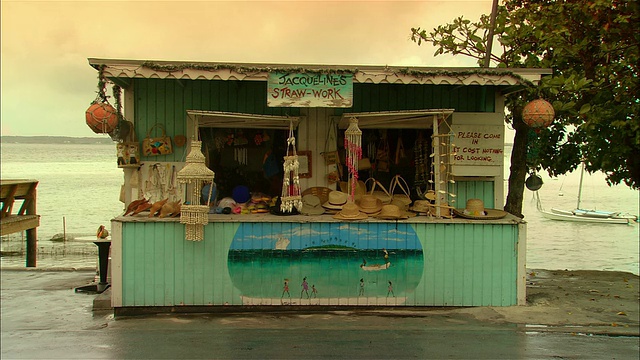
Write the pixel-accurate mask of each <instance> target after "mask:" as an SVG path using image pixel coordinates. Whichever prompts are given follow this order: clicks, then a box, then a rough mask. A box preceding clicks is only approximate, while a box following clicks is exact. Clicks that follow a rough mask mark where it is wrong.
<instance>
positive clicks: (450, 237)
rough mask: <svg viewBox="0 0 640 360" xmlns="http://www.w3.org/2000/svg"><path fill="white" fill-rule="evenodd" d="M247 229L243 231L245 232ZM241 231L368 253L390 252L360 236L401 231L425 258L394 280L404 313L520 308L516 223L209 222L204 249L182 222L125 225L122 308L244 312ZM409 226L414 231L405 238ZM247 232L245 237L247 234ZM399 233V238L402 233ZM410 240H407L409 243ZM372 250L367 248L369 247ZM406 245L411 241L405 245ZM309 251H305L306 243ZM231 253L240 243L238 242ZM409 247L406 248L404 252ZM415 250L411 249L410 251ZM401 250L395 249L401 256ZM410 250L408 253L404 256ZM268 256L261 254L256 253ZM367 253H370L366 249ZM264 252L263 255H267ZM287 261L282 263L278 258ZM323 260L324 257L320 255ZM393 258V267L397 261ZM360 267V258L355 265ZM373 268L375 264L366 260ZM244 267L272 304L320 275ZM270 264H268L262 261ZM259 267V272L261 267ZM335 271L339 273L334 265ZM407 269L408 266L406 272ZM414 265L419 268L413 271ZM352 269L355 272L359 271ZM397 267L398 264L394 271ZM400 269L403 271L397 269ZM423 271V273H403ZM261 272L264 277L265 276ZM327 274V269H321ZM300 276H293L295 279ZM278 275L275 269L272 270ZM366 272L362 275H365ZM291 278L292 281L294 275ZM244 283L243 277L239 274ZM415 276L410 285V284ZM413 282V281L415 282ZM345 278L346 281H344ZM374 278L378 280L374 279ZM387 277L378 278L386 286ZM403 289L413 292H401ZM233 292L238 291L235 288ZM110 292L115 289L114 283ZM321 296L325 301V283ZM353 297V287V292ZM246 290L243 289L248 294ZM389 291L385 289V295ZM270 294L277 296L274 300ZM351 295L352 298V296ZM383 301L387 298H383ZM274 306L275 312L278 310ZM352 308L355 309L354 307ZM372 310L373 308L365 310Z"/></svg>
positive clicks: (336, 278) (294, 267)
mask: <svg viewBox="0 0 640 360" xmlns="http://www.w3.org/2000/svg"><path fill="white" fill-rule="evenodd" d="M242 224H244V225H242ZM241 226H246V228H245V230H244V232H245V234H244V236H246V238H247V239H249V237H248V236H247V234H246V233H247V232H250V233H252V234H264V236H265V237H267V236H269V235H270V234H271V235H272V234H279V233H283V232H286V231H290V232H292V233H293V232H295V233H298V234H305V233H307V234H309V233H312V232H315V231H317V230H318V229H324V230H326V229H331V230H334V231H335V230H337V229H340V231H347V232H348V233H349V234H350V235H349V236H346V239H345V242H348V243H349V244H351V243H352V242H353V243H356V242H358V241H368V242H369V244H370V246H372V247H373V248H379V249H382V248H384V247H387V248H390V246H389V242H388V241H387V239H384V238H379V239H378V238H375V236H374V237H372V238H369V239H360V238H359V237H361V235H360V234H361V233H362V230H363V229H368V230H371V231H370V233H373V234H375V233H383V232H384V229H385V227H387V228H388V227H391V228H393V227H398V232H399V233H400V232H406V233H409V232H411V233H413V234H414V236H417V239H418V240H419V244H418V246H417V248H421V252H422V254H421V255H419V257H418V259H419V260H420V261H412V262H406V263H404V265H402V266H404V267H405V268H402V269H400V270H402V271H401V272H399V273H398V274H400V275H396V276H397V277H395V278H393V281H394V284H395V285H396V286H398V287H397V288H396V291H398V293H396V294H395V295H397V296H398V297H406V301H404V302H403V303H402V305H404V306H510V305H516V304H517V294H516V277H517V276H516V275H517V239H518V227H517V224H487V223H483V222H481V221H477V222H469V223H463V222H460V223H455V224H453V223H417V224H403V223H398V225H397V226H396V225H395V223H392V222H390V223H229V222H227V223H224V222H216V223H210V224H208V225H207V226H206V227H205V239H204V241H201V242H192V241H186V240H184V225H182V224H180V223H179V222H150V223H143V222H126V223H123V233H122V239H123V240H122V284H121V286H122V306H124V307H135V306H180V305H225V304H228V305H241V304H242V300H241V296H242V295H246V294H244V293H243V291H242V290H241V289H239V287H242V286H241V284H237V283H234V279H235V281H236V282H242V281H243V277H242V276H243V275H242V274H237V273H236V274H235V275H234V276H232V275H231V274H230V272H229V269H230V265H229V263H230V259H229V253H230V248H231V246H232V243H233V242H234V237H236V241H237V235H238V233H239V228H240V227H241ZM402 226H406V227H407V228H408V229H411V231H404V230H403V229H404V228H402ZM247 229H248V230H247ZM401 230H402V231H401ZM251 238H252V239H253V240H251V241H252V242H251V243H250V244H249V245H246V244H245V245H241V246H249V247H250V248H256V249H261V247H260V245H259V244H260V241H264V240H265V239H260V237H259V236H253V237H251ZM409 240H410V239H409ZM371 244H372V245H371ZM407 244H410V242H407ZM303 245H310V244H303ZM235 246H236V247H237V246H238V244H237V243H236V245H235ZM407 246H408V245H407ZM411 247H412V248H414V247H415V246H414V245H412V246H411ZM399 250H400V249H399ZM409 250H411V251H412V249H409ZM258 251H259V252H260V251H266V250H258ZM368 251H372V249H369V250H368ZM265 253H266V252H265ZM280 254H282V255H278V256H279V257H280V258H279V259H278V262H279V264H282V262H283V261H285V264H287V263H286V261H287V259H288V258H287V256H290V255H287V253H286V252H282V253H280ZM282 256H284V257H285V258H284V260H283V258H282ZM322 256H324V255H322ZM393 256H394V255H392V259H393V260H392V262H393V263H394V264H400V263H399V262H396V260H395V258H394V257H393ZM357 260H358V261H360V260H359V258H358V259H357ZM369 260H370V262H371V263H373V262H376V261H377V260H376V259H373V258H370V259H369ZM247 261H248V263H247V264H246V265H245V266H248V267H249V270H248V271H250V274H251V276H252V280H251V284H254V285H255V284H256V278H255V277H256V276H258V277H260V276H263V277H264V281H262V282H260V281H258V287H260V289H258V293H261V292H263V293H264V294H265V295H264V297H267V298H273V297H276V302H277V298H279V296H280V291H281V289H282V287H281V282H280V279H281V278H284V277H291V276H293V277H296V276H297V277H300V278H302V276H305V277H306V276H307V275H309V276H310V277H315V278H316V279H311V280H310V281H317V278H319V277H321V276H322V274H307V273H306V272H305V271H306V270H300V269H299V268H300V267H301V264H300V263H298V262H297V261H295V260H294V257H291V269H286V271H281V273H276V274H275V275H274V274H272V272H273V271H270V270H269V268H268V266H267V265H264V264H265V262H264V261H262V260H258V259H257V258H256V259H253V258H249V260H247ZM267 263H269V262H268V261H267ZM261 264H262V265H261ZM334 264H336V266H335V267H338V266H337V264H338V262H337V261H336V262H335V263H334ZM406 264H410V265H406ZM416 264H417V265H416ZM356 266H357V265H356ZM397 266H400V265H397ZM402 266H401V267H402ZM407 266H414V267H415V266H420V268H406V267H407ZM263 267H264V271H261V269H263ZM326 270H327V271H330V268H326ZM297 271H300V273H299V274H297V275H296V272H297ZM276 272H277V270H276ZM363 273H364V272H363ZM292 274H293V275H292ZM350 274H351V273H350V272H349V271H345V270H341V271H339V272H338V273H336V274H332V275H329V276H331V278H330V279H331V282H332V283H340V282H341V281H343V280H344V281H348V282H349V283H350V284H351V283H354V284H355V283H357V280H358V279H357V277H359V276H360V275H357V276H355V277H354V275H350ZM381 274H383V273H382V272H378V273H375V272H368V273H367V274H366V275H367V276H380V275H381ZM244 276H246V274H245V275H244ZM412 276H413V277H414V278H411V279H410V277H412ZM415 276H418V277H417V278H415ZM349 277H350V278H349ZM375 279H378V278H377V277H376V278H375ZM386 280H387V278H383V277H380V278H379V281H378V282H381V283H384V284H382V285H380V284H373V283H372V284H368V286H369V285H371V286H373V285H375V286H378V287H380V286H386ZM299 281H300V279H297V278H294V279H292V283H291V284H290V286H291V293H292V295H293V297H294V299H295V298H297V295H298V294H299V293H300V283H299ZM404 282H411V286H410V287H407V288H403V287H402V286H403V283H404ZM236 285H237V286H236ZM114 286H119V285H118V284H114ZM322 286H323V287H324V288H321V289H320V290H321V294H323V293H324V294H328V293H329V292H328V289H327V285H326V283H325V284H324V285H322ZM353 289H354V291H356V285H354V287H353ZM252 290H255V289H252ZM244 291H246V288H245V290H244ZM383 291H386V288H383ZM274 294H275V295H274ZM354 296H357V294H356V295H354ZM382 296H384V293H382ZM274 305H279V303H275V302H274ZM351 305H353V304H351ZM368 305H371V304H368Z"/></svg>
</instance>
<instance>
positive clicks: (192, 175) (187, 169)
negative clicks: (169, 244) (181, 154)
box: [176, 140, 215, 241]
mask: <svg viewBox="0 0 640 360" xmlns="http://www.w3.org/2000/svg"><path fill="white" fill-rule="evenodd" d="M201 146H202V142H201V141H195V140H192V141H191V150H190V151H189V155H187V159H186V165H185V166H184V168H182V170H180V171H178V174H177V175H176V178H177V180H178V182H179V183H180V184H184V185H185V193H186V199H185V201H184V204H183V205H182V207H181V208H180V223H181V224H185V239H187V240H191V241H202V240H203V239H204V226H205V225H207V224H208V223H209V205H208V203H209V201H210V200H211V192H212V189H213V186H210V187H209V199H208V201H207V204H205V205H200V198H201V193H200V191H201V189H202V185H203V183H204V182H205V181H207V182H209V181H210V182H211V183H213V180H214V177H215V173H214V172H213V171H211V170H210V169H209V168H207V166H206V165H205V156H204V155H203V154H202V150H201V149H200V148H201Z"/></svg>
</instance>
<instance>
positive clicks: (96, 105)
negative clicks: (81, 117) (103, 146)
mask: <svg viewBox="0 0 640 360" xmlns="http://www.w3.org/2000/svg"><path fill="white" fill-rule="evenodd" d="M85 117H86V119H87V125H88V126H89V128H91V130H93V132H94V133H96V134H108V133H110V132H112V131H113V130H115V128H116V125H118V113H117V112H116V109H114V108H113V106H111V105H110V104H109V103H104V102H95V101H94V102H93V103H92V104H91V106H89V108H88V109H87V111H86V112H85Z"/></svg>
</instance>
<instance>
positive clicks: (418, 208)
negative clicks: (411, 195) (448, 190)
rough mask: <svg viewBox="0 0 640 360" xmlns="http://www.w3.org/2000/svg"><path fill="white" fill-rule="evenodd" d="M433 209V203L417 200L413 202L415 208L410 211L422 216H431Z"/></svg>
mask: <svg viewBox="0 0 640 360" xmlns="http://www.w3.org/2000/svg"><path fill="white" fill-rule="evenodd" d="M432 208H433V205H432V204H431V201H429V200H416V201H414V202H413V206H412V207H411V208H410V209H409V210H411V211H413V212H414V213H416V214H420V215H430V214H431V209H432Z"/></svg>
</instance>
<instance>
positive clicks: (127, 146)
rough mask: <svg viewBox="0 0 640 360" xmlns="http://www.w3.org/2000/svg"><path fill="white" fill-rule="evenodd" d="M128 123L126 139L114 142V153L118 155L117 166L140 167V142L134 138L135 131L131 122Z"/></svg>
mask: <svg viewBox="0 0 640 360" xmlns="http://www.w3.org/2000/svg"><path fill="white" fill-rule="evenodd" d="M124 121H126V122H127V123H128V125H127V126H128V128H129V133H128V135H127V140H126V141H123V142H119V143H117V144H116V153H117V155H118V167H119V168H138V167H140V142H138V140H137V139H136V132H135V131H134V129H133V124H131V123H130V122H128V121H127V120H124Z"/></svg>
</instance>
